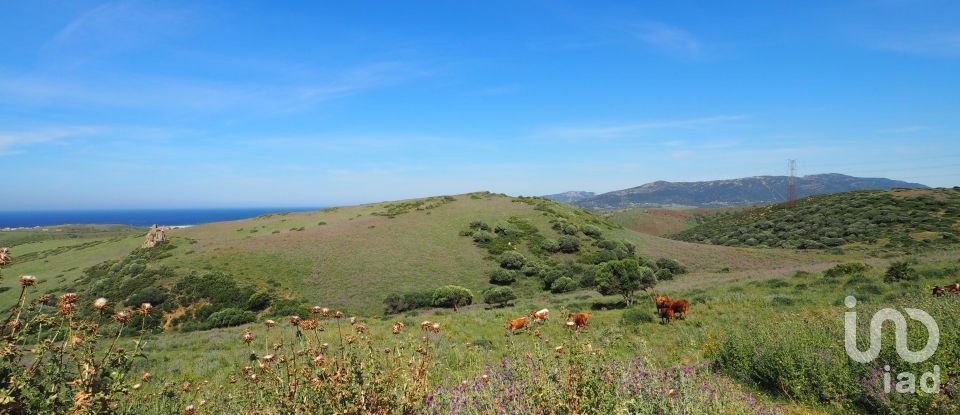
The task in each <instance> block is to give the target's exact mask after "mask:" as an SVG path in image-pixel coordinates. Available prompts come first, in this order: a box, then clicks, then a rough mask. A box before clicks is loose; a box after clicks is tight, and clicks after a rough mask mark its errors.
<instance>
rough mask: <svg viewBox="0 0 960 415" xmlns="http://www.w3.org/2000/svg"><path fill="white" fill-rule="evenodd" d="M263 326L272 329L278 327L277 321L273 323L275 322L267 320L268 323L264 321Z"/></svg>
mask: <svg viewBox="0 0 960 415" xmlns="http://www.w3.org/2000/svg"><path fill="white" fill-rule="evenodd" d="M263 325H264V326H267V328H271V327H273V326H276V325H277V322H276V321H273V320H267V321H264V322H263Z"/></svg>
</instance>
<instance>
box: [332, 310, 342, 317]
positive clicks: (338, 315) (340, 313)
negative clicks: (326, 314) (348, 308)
mask: <svg viewBox="0 0 960 415" xmlns="http://www.w3.org/2000/svg"><path fill="white" fill-rule="evenodd" d="M333 317H334V318H343V312H342V311H337V312H334V313H333Z"/></svg>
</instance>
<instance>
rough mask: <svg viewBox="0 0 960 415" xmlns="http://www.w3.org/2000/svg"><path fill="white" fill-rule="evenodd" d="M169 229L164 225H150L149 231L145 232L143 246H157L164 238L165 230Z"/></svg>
mask: <svg viewBox="0 0 960 415" xmlns="http://www.w3.org/2000/svg"><path fill="white" fill-rule="evenodd" d="M168 229H170V228H169V227H166V226H159V227H158V226H157V225H153V226H151V227H150V231H148V232H147V236H146V238H144V241H143V248H153V247H155V246H157V244H159V243H160V242H163V241H165V240H166V232H167V230H168Z"/></svg>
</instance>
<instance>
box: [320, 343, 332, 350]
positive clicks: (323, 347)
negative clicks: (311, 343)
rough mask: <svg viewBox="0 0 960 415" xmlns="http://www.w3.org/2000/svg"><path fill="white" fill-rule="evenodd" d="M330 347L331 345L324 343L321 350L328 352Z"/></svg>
mask: <svg viewBox="0 0 960 415" xmlns="http://www.w3.org/2000/svg"><path fill="white" fill-rule="evenodd" d="M329 347H330V343H322V344H320V350H327V348H329Z"/></svg>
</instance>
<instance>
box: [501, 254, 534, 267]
mask: <svg viewBox="0 0 960 415" xmlns="http://www.w3.org/2000/svg"><path fill="white" fill-rule="evenodd" d="M526 262H527V258H525V257H524V256H523V254H521V253H519V252H517V251H507V252H504V253H503V255H501V256H500V266H501V267H503V268H506V269H520V268H523V264H525V263H526Z"/></svg>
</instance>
